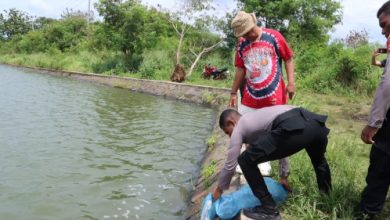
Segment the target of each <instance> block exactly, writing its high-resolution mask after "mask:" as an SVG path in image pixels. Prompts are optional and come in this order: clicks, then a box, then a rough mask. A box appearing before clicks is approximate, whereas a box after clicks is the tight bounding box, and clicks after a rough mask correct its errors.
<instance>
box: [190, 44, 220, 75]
mask: <svg viewBox="0 0 390 220" xmlns="http://www.w3.org/2000/svg"><path fill="white" fill-rule="evenodd" d="M220 43H222V40H221V41H219V42H218V43H216V44H214V45H213V46H211V47H208V48H204V49H203V50H202V52H200V53H199V54H196V53H195V52H193V51H191V52H192V53H193V54H194V55H195V56H196V58H195V61H194V62H193V63H192V64H191V68H190V70H189V71H188V74H187V75H186V78H188V77H190V76H191V75H192V72H193V70H194V69H195V66H196V64H197V63H198V61H199V60H200V58H201V57H202V56H203V54H205V53H208V52H210V51H212V50H213V49H214V48H215V47H217V46H218V45H219V44H220Z"/></svg>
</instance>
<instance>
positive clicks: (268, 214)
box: [242, 206, 282, 220]
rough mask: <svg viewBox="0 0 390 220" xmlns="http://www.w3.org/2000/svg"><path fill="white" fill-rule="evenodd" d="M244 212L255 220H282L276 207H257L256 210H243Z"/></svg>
mask: <svg viewBox="0 0 390 220" xmlns="http://www.w3.org/2000/svg"><path fill="white" fill-rule="evenodd" d="M242 212H243V213H244V215H245V216H246V217H248V218H251V219H255V220H281V219H282V217H281V216H280V213H279V210H278V208H276V207H272V208H267V207H263V206H256V207H254V208H248V209H243V210H242Z"/></svg>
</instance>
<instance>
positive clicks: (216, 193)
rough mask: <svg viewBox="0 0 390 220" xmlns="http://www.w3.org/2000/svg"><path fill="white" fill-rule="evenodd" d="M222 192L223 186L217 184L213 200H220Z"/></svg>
mask: <svg viewBox="0 0 390 220" xmlns="http://www.w3.org/2000/svg"><path fill="white" fill-rule="evenodd" d="M222 193H223V189H221V188H219V186H217V187H216V188H215V189H214V192H213V201H216V200H218V199H219V198H220V197H221V195H222Z"/></svg>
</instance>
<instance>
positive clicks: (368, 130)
mask: <svg viewBox="0 0 390 220" xmlns="http://www.w3.org/2000/svg"><path fill="white" fill-rule="evenodd" d="M377 131H378V128H374V127H371V126H368V125H366V127H364V128H363V130H362V134H361V135H360V138H361V139H362V141H363V142H364V143H366V144H373V143H374V140H372V138H373V137H374V135H375V134H376V132H377Z"/></svg>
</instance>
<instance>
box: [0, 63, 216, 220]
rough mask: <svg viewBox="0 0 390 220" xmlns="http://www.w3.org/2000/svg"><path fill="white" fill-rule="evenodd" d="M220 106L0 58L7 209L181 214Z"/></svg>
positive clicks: (41, 215) (2, 184)
mask: <svg viewBox="0 0 390 220" xmlns="http://www.w3.org/2000/svg"><path fill="white" fill-rule="evenodd" d="M214 113H215V112H214V111H213V110H212V109H209V108H205V107H202V106H198V105H193V104H188V103H181V102H176V101H172V100H166V99H162V98H158V97H154V96H148V95H143V94H135V93H129V92H128V91H125V90H121V89H114V88H109V87H105V86H100V85H94V84H90V83H86V82H79V81H75V80H70V79H67V78H60V77H53V76H48V75H44V74H36V73H33V72H32V71H26V70H21V69H15V68H10V67H5V66H0V115H1V116H0V117H1V118H0V167H1V169H0V176H1V181H0V203H1V206H0V219H182V218H183V214H184V210H185V208H186V205H185V203H186V202H187V199H188V193H189V192H190V191H191V190H192V185H191V184H192V183H193V182H194V176H195V175H196V173H197V172H198V166H199V162H200V160H201V157H202V154H203V152H204V150H205V148H206V146H205V143H204V140H205V138H206V136H207V135H208V133H209V131H210V129H211V127H212V121H213V117H214Z"/></svg>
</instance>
